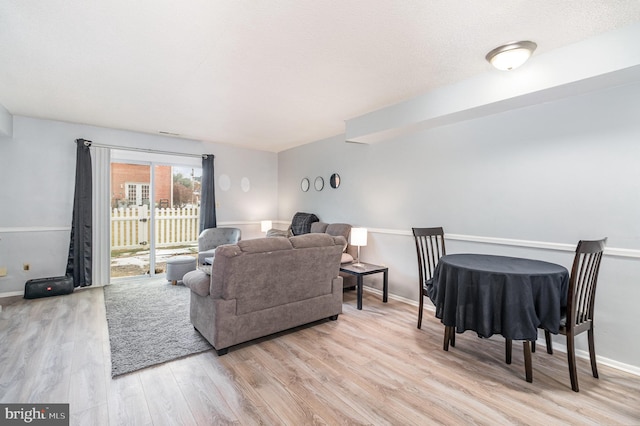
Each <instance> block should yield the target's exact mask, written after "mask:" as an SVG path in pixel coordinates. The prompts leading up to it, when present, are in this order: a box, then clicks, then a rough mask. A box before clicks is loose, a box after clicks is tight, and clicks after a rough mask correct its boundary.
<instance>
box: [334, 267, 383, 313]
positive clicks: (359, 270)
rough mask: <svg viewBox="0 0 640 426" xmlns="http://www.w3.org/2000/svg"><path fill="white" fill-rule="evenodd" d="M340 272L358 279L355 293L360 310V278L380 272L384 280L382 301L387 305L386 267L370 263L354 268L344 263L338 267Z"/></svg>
mask: <svg viewBox="0 0 640 426" xmlns="http://www.w3.org/2000/svg"><path fill="white" fill-rule="evenodd" d="M340 271H341V272H344V273H347V274H350V275H355V276H356V278H357V279H358V285H357V289H358V290H357V291H358V309H359V310H362V278H363V277H364V276H365V275H371V274H377V273H379V272H382V273H383V274H384V278H383V281H382V301H383V302H384V303H387V299H388V294H389V268H387V267H386V266H380V265H373V264H371V263H362V266H356V265H354V264H353V263H346V264H343V265H340Z"/></svg>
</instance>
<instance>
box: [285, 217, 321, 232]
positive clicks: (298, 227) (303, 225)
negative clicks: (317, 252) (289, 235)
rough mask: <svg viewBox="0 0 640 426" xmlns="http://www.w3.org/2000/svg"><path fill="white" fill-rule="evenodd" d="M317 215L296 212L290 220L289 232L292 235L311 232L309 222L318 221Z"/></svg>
mask: <svg viewBox="0 0 640 426" xmlns="http://www.w3.org/2000/svg"><path fill="white" fill-rule="evenodd" d="M318 221H320V219H318V216H316V215H315V214H313V213H300V212H298V213H296V214H295V215H293V219H292V220H291V232H293V235H302V234H308V233H309V232H311V224H312V223H313V222H318Z"/></svg>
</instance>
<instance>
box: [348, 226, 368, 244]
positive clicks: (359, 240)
mask: <svg viewBox="0 0 640 426" xmlns="http://www.w3.org/2000/svg"><path fill="white" fill-rule="evenodd" d="M351 245H352V246H366V245H367V228H351Z"/></svg>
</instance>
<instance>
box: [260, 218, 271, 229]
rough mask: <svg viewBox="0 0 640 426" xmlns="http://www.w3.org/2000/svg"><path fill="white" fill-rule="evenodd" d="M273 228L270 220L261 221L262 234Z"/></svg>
mask: <svg viewBox="0 0 640 426" xmlns="http://www.w3.org/2000/svg"><path fill="white" fill-rule="evenodd" d="M271 228H273V224H272V223H271V221H270V220H262V221H260V230H261V231H262V232H267V231H268V230H269V229H271Z"/></svg>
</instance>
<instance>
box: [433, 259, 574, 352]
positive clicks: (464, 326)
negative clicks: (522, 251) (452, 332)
mask: <svg viewBox="0 0 640 426" xmlns="http://www.w3.org/2000/svg"><path fill="white" fill-rule="evenodd" d="M568 286H569V272H568V271H567V269H566V268H565V267H563V266H560V265H556V264H554V263H549V262H543V261H539V260H532V259H521V258H515V257H505V256H491V255H482V254H453V255H447V256H443V257H442V258H441V259H440V262H439V263H438V266H437V267H436V269H435V271H434V275H433V280H431V282H430V283H429V286H428V292H429V297H430V299H431V301H432V302H433V303H434V305H435V307H436V317H437V318H440V319H441V320H442V323H443V324H444V325H447V326H455V328H456V332H458V333H462V332H464V331H465V330H473V331H476V332H477V333H478V335H479V336H481V337H490V336H492V335H493V334H502V335H503V336H504V337H505V338H508V339H513V340H535V339H536V338H537V335H538V332H537V329H538V327H543V328H545V329H547V330H549V331H550V332H551V333H554V334H557V333H558V329H559V326H560V310H561V307H565V306H566V305H567V289H568Z"/></svg>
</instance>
